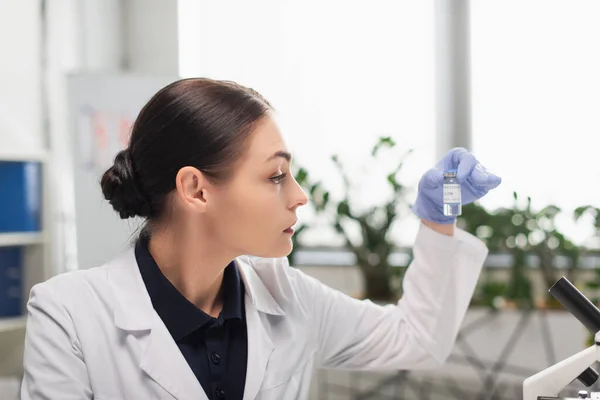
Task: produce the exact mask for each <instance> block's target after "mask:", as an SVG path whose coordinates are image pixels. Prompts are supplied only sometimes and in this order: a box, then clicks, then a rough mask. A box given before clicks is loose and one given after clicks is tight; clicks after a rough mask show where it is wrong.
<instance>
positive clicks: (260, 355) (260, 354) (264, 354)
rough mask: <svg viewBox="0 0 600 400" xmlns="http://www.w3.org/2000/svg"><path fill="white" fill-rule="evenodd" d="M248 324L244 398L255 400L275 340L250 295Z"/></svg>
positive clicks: (247, 306) (247, 309) (247, 310)
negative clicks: (272, 338)
mask: <svg viewBox="0 0 600 400" xmlns="http://www.w3.org/2000/svg"><path fill="white" fill-rule="evenodd" d="M245 303H246V326H247V329H248V367H247V369H246V387H245V390H244V400H253V399H254V398H256V394H257V393H258V390H259V389H260V386H261V385H262V382H263V379H264V377H265V371H266V369H267V364H268V363H269V359H270V358H271V354H272V353H273V349H274V346H273V341H272V340H271V336H270V335H269V332H268V331H267V329H265V326H264V325H263V322H262V320H261V315H260V314H259V311H258V310H257V309H256V307H255V306H254V304H253V303H252V300H251V299H250V297H246V301H245Z"/></svg>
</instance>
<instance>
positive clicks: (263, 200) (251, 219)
mask: <svg viewBox="0 0 600 400" xmlns="http://www.w3.org/2000/svg"><path fill="white" fill-rule="evenodd" d="M290 163H291V155H290V154H289V152H288V150H287V148H286V146H285V143H284V141H283V138H282V135H281V132H280V130H279V127H278V126H277V123H276V121H275V120H274V119H273V118H272V117H271V116H268V117H266V118H264V119H263V120H262V121H261V122H260V123H258V124H257V126H256V127H255V130H254V132H253V133H252V134H251V137H250V139H249V141H248V143H247V147H246V149H245V153H244V156H243V157H242V159H241V160H240V161H239V162H238V164H237V165H236V167H235V170H234V173H233V175H232V177H231V180H229V181H228V182H227V183H226V184H224V185H222V186H220V187H218V188H216V187H213V188H211V189H210V193H209V194H210V195H209V196H208V197H207V199H206V209H205V211H204V212H203V217H202V219H203V221H202V223H203V224H204V225H205V226H206V228H207V229H208V230H207V231H205V232H210V234H211V236H212V238H211V240H214V241H215V243H214V244H215V245H217V246H223V247H224V248H225V249H227V250H228V251H231V252H233V253H235V254H240V255H242V254H245V255H252V256H258V257H269V258H270V257H284V256H286V255H288V254H289V253H290V252H291V250H292V234H293V231H291V230H290V229H289V228H291V227H292V226H293V225H294V224H296V221H297V216H296V210H297V209H298V207H300V206H303V205H305V204H306V203H307V200H308V199H307V196H306V194H305V193H304V191H303V190H302V188H301V187H300V185H298V183H297V182H296V180H295V179H294V176H293V174H292V173H291V171H290Z"/></svg>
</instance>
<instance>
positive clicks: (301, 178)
mask: <svg viewBox="0 0 600 400" xmlns="http://www.w3.org/2000/svg"><path fill="white" fill-rule="evenodd" d="M295 178H296V181H297V182H298V184H299V185H300V186H304V185H305V184H306V182H307V180H308V171H307V170H306V169H304V168H300V169H299V170H298V172H296V177H295Z"/></svg>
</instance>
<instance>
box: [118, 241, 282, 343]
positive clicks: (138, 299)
mask: <svg viewBox="0 0 600 400" xmlns="http://www.w3.org/2000/svg"><path fill="white" fill-rule="evenodd" d="M236 263H237V265H238V268H239V272H240V275H241V277H242V280H243V282H244V285H245V289H246V290H245V291H246V296H249V297H250V300H251V301H252V304H253V305H254V307H255V308H256V310H257V311H259V312H262V313H265V314H269V315H285V312H284V311H283V309H282V308H281V307H280V306H279V304H278V303H277V301H276V300H275V299H274V298H273V296H272V295H271V293H270V291H269V290H268V289H267V288H266V286H265V284H264V283H263V281H262V280H261V278H260V277H259V276H258V274H257V273H256V271H255V270H254V268H253V267H252V260H251V258H250V257H248V256H242V257H238V258H237V259H236ZM110 264H111V265H109V266H108V279H109V281H110V283H111V286H112V289H113V293H114V296H115V301H116V304H115V315H114V321H115V325H116V326H117V327H118V328H120V329H123V330H127V331H142V330H147V329H151V328H152V326H153V318H152V316H153V315H154V313H155V311H154V308H153V307H152V301H151V300H150V296H149V295H148V292H147V290H146V287H145V285H144V281H143V280H142V277H141V275H140V271H139V268H138V265H137V261H136V259H135V253H134V249H133V248H131V249H128V250H126V251H124V252H123V253H122V254H121V255H119V256H118V257H117V258H116V259H115V260H113V261H112V262H111V263H110ZM269 267H270V268H280V266H277V265H275V259H273V265H272V266H269Z"/></svg>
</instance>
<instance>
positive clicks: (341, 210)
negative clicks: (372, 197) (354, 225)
mask: <svg viewBox="0 0 600 400" xmlns="http://www.w3.org/2000/svg"><path fill="white" fill-rule="evenodd" d="M337 213H338V215H339V216H344V217H349V216H350V206H349V205H348V203H347V202H346V201H342V202H341V203H340V204H338V208H337Z"/></svg>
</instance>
